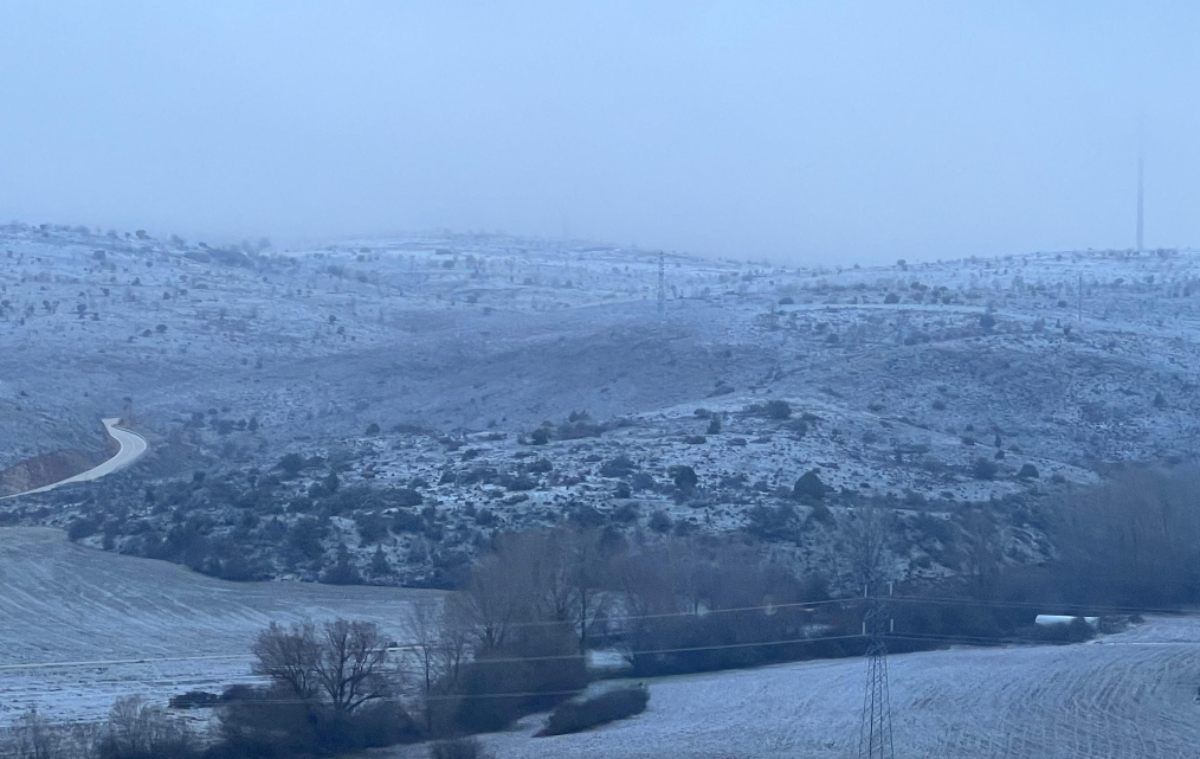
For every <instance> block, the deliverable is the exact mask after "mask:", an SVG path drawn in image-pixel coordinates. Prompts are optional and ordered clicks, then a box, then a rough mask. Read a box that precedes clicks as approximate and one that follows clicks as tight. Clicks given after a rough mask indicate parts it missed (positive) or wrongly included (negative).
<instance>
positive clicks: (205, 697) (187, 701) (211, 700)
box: [167, 690, 221, 709]
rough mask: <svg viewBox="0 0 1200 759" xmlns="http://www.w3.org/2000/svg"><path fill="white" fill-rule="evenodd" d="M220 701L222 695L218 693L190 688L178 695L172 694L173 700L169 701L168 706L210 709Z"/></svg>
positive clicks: (173, 707)
mask: <svg viewBox="0 0 1200 759" xmlns="http://www.w3.org/2000/svg"><path fill="white" fill-rule="evenodd" d="M220 702H221V697H220V696H218V695H217V694H216V693H209V692H208V691H203V690H190V691H188V692H187V693H181V694H179V695H178V696H171V700H170V701H168V702H167V706H169V707H171V708H172V709H208V708H210V707H213V706H216V705H217V704H219V703H220Z"/></svg>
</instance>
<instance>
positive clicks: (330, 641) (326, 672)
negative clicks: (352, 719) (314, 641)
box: [315, 619, 394, 714]
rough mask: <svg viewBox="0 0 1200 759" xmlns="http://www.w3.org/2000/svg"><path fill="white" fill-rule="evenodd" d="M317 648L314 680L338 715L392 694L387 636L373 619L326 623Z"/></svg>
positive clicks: (348, 712) (340, 620)
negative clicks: (319, 653) (318, 654)
mask: <svg viewBox="0 0 1200 759" xmlns="http://www.w3.org/2000/svg"><path fill="white" fill-rule="evenodd" d="M320 651H321V655H320V656H319V657H318V659H317V666H316V670H315V674H316V680H317V682H318V683H319V684H320V686H321V689H322V690H323V691H324V692H325V695H326V696H327V697H328V698H329V701H330V703H332V704H333V709H334V711H335V712H337V713H338V714H350V713H351V712H353V711H354V710H355V709H357V708H359V707H360V706H362V705H363V704H365V703H367V702H369V701H375V700H377V699H381V698H387V697H388V696H390V695H391V694H392V687H391V685H392V679H393V676H394V673H393V672H391V671H390V670H389V668H388V666H387V664H388V647H387V638H385V637H384V635H383V633H382V632H381V631H380V630H379V626H378V625H376V624H375V623H374V622H363V621H353V622H351V621H348V620H345V619H339V620H336V621H334V622H327V623H326V624H325V626H324V635H323V636H322V641H321V646H320Z"/></svg>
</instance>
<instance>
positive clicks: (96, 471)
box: [0, 417, 149, 500]
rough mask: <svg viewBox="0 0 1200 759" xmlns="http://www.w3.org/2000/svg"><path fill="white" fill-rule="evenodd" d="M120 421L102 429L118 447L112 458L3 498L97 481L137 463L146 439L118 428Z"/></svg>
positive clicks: (107, 423) (106, 422)
mask: <svg viewBox="0 0 1200 759" xmlns="http://www.w3.org/2000/svg"><path fill="white" fill-rule="evenodd" d="M120 421H121V420H120V419H118V418H115V417H110V418H107V419H105V420H104V429H105V430H107V431H108V434H109V435H111V436H112V438H113V439H114V440H116V441H117V445H119V446H120V448H118V449H117V452H116V454H114V455H113V457H112V458H110V459H108V460H107V461H105V462H103V463H101V464H97V465H96V466H94V467H92V468H91V469H88V470H87V471H84V472H80V473H79V474H77V475H74V476H73V477H68V478H66V479H64V480H59V481H58V482H52V483H50V484H49V485H43V486H42V487H40V488H34V489H33V490H26V491H25V492H23V493H13V494H12V495H8V496H4V498H16V497H17V496H21V495H31V494H33V493H44V492H46V491H47V490H54V489H55V488H57V487H61V486H63V485H68V484H70V483H72V482H89V481H91V480H98V479H100V478H101V477H104V476H105V475H109V474H112V473H113V472H117V471H120V470H122V469H124V468H125V467H127V466H129V465H130V464H132V463H133V462H135V461H137V460H138V459H139V458H140V457H141V456H142V454H144V453H145V452H146V449H147V448H148V447H149V446H148V444H147V443H146V438H144V437H142V436H141V435H139V434H137V433H136V432H130V431H129V430H127V429H125V428H123V427H118V426H117V425H118V424H119V423H120ZM0 500H3V499H0Z"/></svg>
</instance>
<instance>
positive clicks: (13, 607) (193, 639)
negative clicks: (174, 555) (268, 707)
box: [0, 528, 441, 725]
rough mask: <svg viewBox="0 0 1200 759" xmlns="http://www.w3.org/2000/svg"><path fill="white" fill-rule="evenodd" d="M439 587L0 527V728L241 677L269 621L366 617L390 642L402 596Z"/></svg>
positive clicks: (408, 598) (85, 714)
mask: <svg viewBox="0 0 1200 759" xmlns="http://www.w3.org/2000/svg"><path fill="white" fill-rule="evenodd" d="M440 595H441V594H440V593H438V592H437V591H418V590H404V589H399V588H372V587H335V586H328V585H309V584H300V583H284V582H277V583H242V584H238V583H229V582H222V581H219V580H214V579H211V578H207V577H204V576H201V575H198V574H195V573H193V572H190V571H188V570H187V569H184V568H183V567H179V566H175V565H173V564H168V563H166V562H161V561H152V560H148V559H138V558H133V557H129V556H118V555H114V554H110V553H104V552H100V551H93V550H89V549H86V548H82V547H79V546H76V545H73V544H71V543H69V542H67V540H66V538H65V537H64V536H63V534H62V533H61V532H59V531H58V530H50V529H40V528H3V529H0V641H2V642H3V644H2V645H0V725H3V724H4V723H5V722H7V721H9V720H11V719H12V718H13V717H14V716H16V715H18V714H21V713H22V712H23V711H25V710H26V709H28V708H29V707H31V706H33V707H37V709H38V710H39V711H40V712H42V713H43V714H46V715H49V716H50V717H51V718H53V719H55V720H91V719H97V718H100V717H103V716H104V715H105V714H106V713H107V712H108V710H109V708H110V707H111V706H112V703H113V701H114V700H115V699H117V698H119V697H122V696H129V695H134V694H141V695H145V696H146V697H148V698H150V699H152V700H154V701H158V702H165V701H166V699H167V698H168V697H170V696H171V695H174V694H177V693H181V692H184V691H187V690H191V689H205V690H220V689H221V688H222V687H224V686H225V685H229V684H231V683H234V682H249V681H252V679H253V678H251V677H250V676H249V675H250V671H249V668H250V657H249V656H248V653H249V648H250V644H251V642H252V641H253V639H254V636H255V635H256V634H257V633H258V631H259V630H261V629H262V628H264V627H266V626H267V625H268V624H269V623H270V622H271V621H279V622H283V623H287V622H290V621H297V620H302V619H306V618H310V619H313V620H314V621H320V620H325V619H333V618H337V617H347V618H354V619H369V620H372V621H375V622H377V623H379V624H380V625H381V626H382V627H383V628H384V629H385V630H386V631H388V632H390V633H391V634H392V635H393V636H394V637H396V639H400V636H401V633H400V629H399V618H400V613H401V611H402V609H403V607H404V605H405V604H407V603H411V602H412V601H414V600H416V599H421V598H439V597H440ZM89 662H90V663H89ZM85 663H88V664H85Z"/></svg>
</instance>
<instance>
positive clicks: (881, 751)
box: [858, 583, 896, 759]
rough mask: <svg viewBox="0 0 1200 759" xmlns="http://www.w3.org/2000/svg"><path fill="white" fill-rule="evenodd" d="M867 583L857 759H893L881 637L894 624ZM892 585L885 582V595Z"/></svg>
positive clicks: (885, 667)
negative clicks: (864, 674) (864, 672)
mask: <svg viewBox="0 0 1200 759" xmlns="http://www.w3.org/2000/svg"><path fill="white" fill-rule="evenodd" d="M870 591H871V586H870V583H867V584H864V585H863V598H864V599H865V600H866V604H867V608H866V612H865V614H864V615H863V635H864V636H865V637H866V639H867V651H866V658H867V689H866V693H865V694H864V695H863V708H862V721H861V722H860V725H859V733H858V757H859V759H895V758H896V747H895V744H894V742H893V740H892V703H891V694H890V692H889V689H888V666H887V646H886V645H885V644H884V636H885V635H886V634H888V633H890V632H892V631H893V629H894V627H895V621H894V620H892V619H891V618H890V617H888V611H887V609H886V607H885V606H884V604H883V603H882V602H881V601H880V599H878V598H873V597H871V595H870ZM891 595H892V584H891V583H888V596H891Z"/></svg>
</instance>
